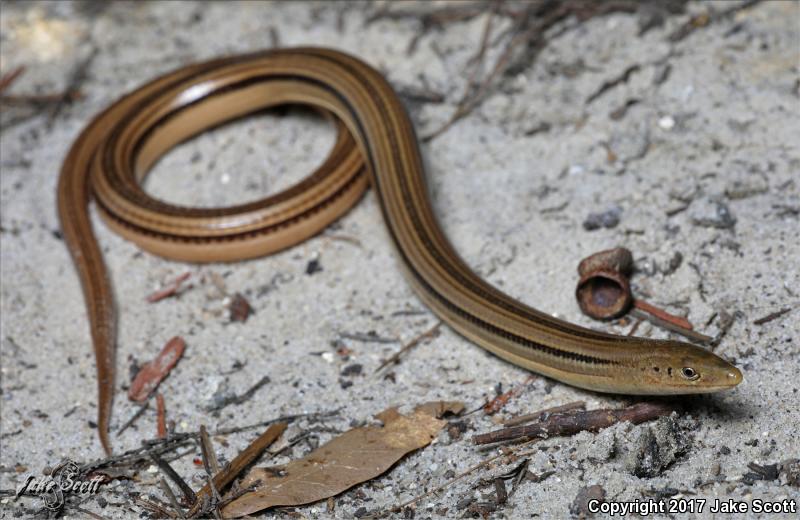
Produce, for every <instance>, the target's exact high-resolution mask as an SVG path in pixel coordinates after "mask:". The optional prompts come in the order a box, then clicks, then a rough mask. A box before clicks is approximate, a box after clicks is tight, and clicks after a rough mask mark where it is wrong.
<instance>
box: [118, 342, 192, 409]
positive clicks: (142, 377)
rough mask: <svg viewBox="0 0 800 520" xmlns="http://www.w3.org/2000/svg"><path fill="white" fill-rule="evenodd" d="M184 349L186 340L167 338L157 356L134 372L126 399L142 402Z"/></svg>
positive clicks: (166, 373) (179, 357)
mask: <svg viewBox="0 0 800 520" xmlns="http://www.w3.org/2000/svg"><path fill="white" fill-rule="evenodd" d="M184 349H186V342H185V341H184V340H183V338H181V337H180V336H175V337H174V338H172V339H171V340H169V341H168V342H167V344H166V345H164V348H163V349H161V352H160V353H159V354H158V356H156V358H155V359H154V360H153V361H150V362H149V363H145V365H144V366H143V367H142V368H141V370H139V373H137V374H136V377H135V378H134V380H133V382H132V383H131V387H130V388H129V389H128V399H130V400H131V401H136V402H142V401H145V400H146V399H147V398H148V397H150V394H151V393H153V391H154V390H155V389H156V388H157V387H158V385H159V384H160V383H161V381H163V380H164V378H166V377H167V375H169V372H170V370H172V367H174V366H175V365H176V364H177V363H178V361H179V360H180V359H181V356H183V351H184Z"/></svg>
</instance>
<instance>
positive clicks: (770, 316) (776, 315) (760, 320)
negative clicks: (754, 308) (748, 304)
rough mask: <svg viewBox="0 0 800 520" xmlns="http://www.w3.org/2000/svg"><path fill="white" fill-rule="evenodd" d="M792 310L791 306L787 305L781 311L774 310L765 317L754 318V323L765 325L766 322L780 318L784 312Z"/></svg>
mask: <svg viewBox="0 0 800 520" xmlns="http://www.w3.org/2000/svg"><path fill="white" fill-rule="evenodd" d="M791 311H792V308H791V307H786V308H785V309H781V310H779V311H775V312H772V313H770V314H767V315H766V316H764V317H763V318H758V319H757V320H754V321H753V325H763V324H765V323H769V322H771V321H772V320H777V319H778V318H780V317H781V316H783V315H784V314H787V313H789V312H791Z"/></svg>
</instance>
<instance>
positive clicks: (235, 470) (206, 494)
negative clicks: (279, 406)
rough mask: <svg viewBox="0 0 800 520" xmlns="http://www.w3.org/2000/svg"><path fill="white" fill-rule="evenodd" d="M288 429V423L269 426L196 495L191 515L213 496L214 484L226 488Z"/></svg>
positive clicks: (198, 511) (190, 511)
mask: <svg viewBox="0 0 800 520" xmlns="http://www.w3.org/2000/svg"><path fill="white" fill-rule="evenodd" d="M284 430H286V423H285V422H281V423H276V424H273V425H272V426H270V427H269V428H267V430H266V431H265V432H264V433H262V434H261V435H259V437H258V438H257V439H256V440H254V441H253V442H252V443H251V444H250V445H249V446H248V447H247V448H245V449H244V450H243V451H242V452H240V453H239V454H238V455H237V456H236V457H235V458H234V459H233V460H232V461H231V462H230V464H228V465H227V466H226V467H225V469H223V470H222V471H220V472H219V473H217V474H216V475H214V478H212V479H211V480H210V481H209V482H208V484H206V485H205V486H203V487H202V488H201V489H200V491H198V492H197V495H196V496H195V500H194V505H193V506H192V508H191V509H190V510H189V517H194V516H196V515H197V514H198V513H200V512H201V510H202V508H203V505H204V504H205V502H206V500H207V499H208V498H210V497H211V496H212V492H213V491H212V486H214V487H216V488H217V489H218V490H219V489H224V488H225V487H226V486H227V485H228V484H230V483H231V482H232V481H233V479H235V478H236V477H237V476H238V475H239V473H241V472H242V470H244V468H246V467H247V466H249V465H250V463H251V462H253V461H254V460H255V459H256V457H258V456H259V455H261V453H262V452H263V451H264V450H265V449H267V447H268V446H269V445H271V444H272V443H273V442H275V440H276V439H277V438H278V437H280V435H281V434H282V433H283V432H284Z"/></svg>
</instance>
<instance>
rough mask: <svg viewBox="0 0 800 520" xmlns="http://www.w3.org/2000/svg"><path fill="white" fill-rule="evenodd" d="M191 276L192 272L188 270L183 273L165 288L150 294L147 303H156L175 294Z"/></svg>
mask: <svg viewBox="0 0 800 520" xmlns="http://www.w3.org/2000/svg"><path fill="white" fill-rule="evenodd" d="M190 276H192V273H191V272H188V271H187V272H185V273H183V274H182V275H180V276H179V277H177V278H176V279H175V280H174V281H173V282H172V283H170V284H169V285H167V286H166V287H164V288H163V289H160V290H158V291H156V292H154V293H152V294H150V296H148V297H147V303H155V302H158V301H161V300H163V299H164V298H169V297H170V296H174V295H175V294H176V293H177V292H178V289H180V288H181V284H183V282H185V281H186V280H188V279H189V277H190Z"/></svg>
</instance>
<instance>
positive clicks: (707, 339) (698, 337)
mask: <svg viewBox="0 0 800 520" xmlns="http://www.w3.org/2000/svg"><path fill="white" fill-rule="evenodd" d="M629 314H630V315H631V316H634V317H636V318H639V319H642V320H647V321H649V322H650V323H652V324H654V325H657V326H659V327H661V328H664V329H667V330H670V331H672V332H675V333H677V334H680V335H681V336H683V337H686V338H689V339H691V340H693V341H697V342H698V343H711V342H713V340H714V338H712V337H711V336H706V335H705V334H700V333H699V332H695V331H693V330H689V329H685V328H683V327H681V326H679V325H675V324H674V323H670V322H669V321H664V320H662V319H661V318H659V317H657V316H653V315H652V314H648V313H646V312H642V311H640V310H639V309H631V310H630V311H629Z"/></svg>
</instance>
